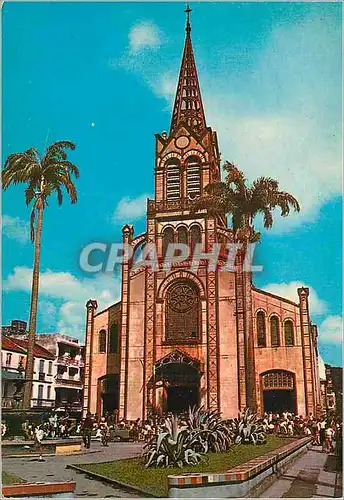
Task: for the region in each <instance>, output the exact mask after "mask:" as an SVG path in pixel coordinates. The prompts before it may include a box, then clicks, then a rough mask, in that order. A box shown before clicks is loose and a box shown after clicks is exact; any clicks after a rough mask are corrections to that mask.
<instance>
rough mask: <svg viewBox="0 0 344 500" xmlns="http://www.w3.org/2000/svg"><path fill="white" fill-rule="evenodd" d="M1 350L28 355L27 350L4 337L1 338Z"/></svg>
mask: <svg viewBox="0 0 344 500" xmlns="http://www.w3.org/2000/svg"><path fill="white" fill-rule="evenodd" d="M1 349H4V351H13V352H19V353H20V354H26V350H25V349H24V348H23V347H20V346H19V345H17V344H16V343H15V342H14V341H13V340H12V339H11V338H10V337H5V336H4V335H2V336H1Z"/></svg>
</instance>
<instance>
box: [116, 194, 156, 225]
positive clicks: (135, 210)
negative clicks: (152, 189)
mask: <svg viewBox="0 0 344 500" xmlns="http://www.w3.org/2000/svg"><path fill="white" fill-rule="evenodd" d="M149 197H150V196H149V195H148V194H142V195H140V196H138V197H137V198H130V197H129V196H127V197H125V198H122V199H121V200H120V201H119V202H118V204H117V206H116V208H115V211H114V214H113V216H112V219H113V221H114V222H115V223H119V222H123V223H125V222H128V221H132V220H135V219H140V218H141V217H144V216H145V215H146V211H147V198H149Z"/></svg>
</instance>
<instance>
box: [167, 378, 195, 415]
mask: <svg viewBox="0 0 344 500" xmlns="http://www.w3.org/2000/svg"><path fill="white" fill-rule="evenodd" d="M166 396H167V397H166V411H167V412H172V413H182V412H184V411H187V410H188V408H189V406H191V407H192V406H195V405H198V404H199V401H198V396H199V390H198V385H195V384H194V385H184V386H181V385H177V386H172V387H168V388H167V389H166Z"/></svg>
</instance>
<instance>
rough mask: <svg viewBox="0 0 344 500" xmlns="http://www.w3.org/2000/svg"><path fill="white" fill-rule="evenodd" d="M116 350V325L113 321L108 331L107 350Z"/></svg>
mask: <svg viewBox="0 0 344 500" xmlns="http://www.w3.org/2000/svg"><path fill="white" fill-rule="evenodd" d="M117 351H118V325H117V323H114V324H113V325H111V328H110V332H109V352H115V353H116V352H117Z"/></svg>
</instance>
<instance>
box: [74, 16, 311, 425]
mask: <svg viewBox="0 0 344 500" xmlns="http://www.w3.org/2000/svg"><path fill="white" fill-rule="evenodd" d="M220 176H221V174H220V152H219V144H218V140H217V134H216V132H215V131H214V130H213V129H212V128H211V127H210V126H208V124H207V122H206V117H205V110H204V107H203V103H202V97H201V91H200V85H199V80H198V75H197V69H196V63H195V58H194V53H193V47H192V41H191V25H190V20H189V12H188V9H187V23H186V38H185V46H184V52H183V57H182V63H181V69H180V74H179V80H178V86H177V91H176V96H175V102H174V108H173V113H172V117H171V126H170V131H169V133H168V134H167V133H162V134H156V149H155V169H154V177H155V194H154V199H152V200H150V199H148V200H147V216H146V232H145V233H143V234H139V235H135V234H134V229H133V226H132V225H129V224H128V225H125V226H124V227H123V229H122V234H123V243H125V244H127V245H130V246H131V247H132V250H133V252H134V255H135V254H136V253H138V252H140V251H141V249H142V248H143V246H144V245H147V244H148V243H154V244H155V245H156V248H157V253H158V269H157V270H152V269H151V268H149V267H145V266H142V267H137V266H135V268H133V266H132V264H131V262H130V261H129V262H126V263H123V264H122V289H121V301H120V302H119V303H116V304H113V305H112V306H110V307H109V308H107V309H106V310H103V311H98V310H97V301H96V297H92V298H90V300H89V301H88V302H87V304H86V357H85V383H84V400H83V411H84V415H85V414H86V412H91V413H97V414H98V415H100V414H103V413H105V412H111V413H112V412H114V411H115V412H116V413H117V414H118V416H119V418H120V419H121V418H124V419H128V420H136V419H138V418H141V419H143V420H145V419H147V418H149V417H150V416H152V415H153V414H160V415H161V414H164V413H165V412H176V413H178V412H182V411H184V410H185V409H187V408H188V407H189V406H193V405H195V404H197V405H203V406H205V407H207V408H210V409H218V410H219V411H221V413H222V415H223V416H224V417H234V416H236V415H237V412H238V410H243V409H244V408H246V407H250V408H252V409H254V410H255V411H257V412H258V413H262V412H264V411H267V412H269V411H272V412H274V411H278V412H281V411H283V410H289V411H291V412H294V413H296V414H300V415H306V414H310V413H312V414H316V413H317V412H319V411H321V400H320V383H319V375H318V363H319V360H318V350H317V327H316V326H315V325H314V324H312V323H311V319H310V314H309V302H308V301H309V290H308V288H299V289H298V290H297V292H298V301H297V302H292V301H291V300H289V299H286V298H283V297H279V296H276V295H274V294H271V293H268V292H266V291H263V290H260V289H258V288H256V287H255V286H254V285H253V283H252V276H251V273H250V272H247V271H244V270H243V266H242V262H241V264H240V259H239V264H238V265H237V266H236V268H235V269H233V270H226V271H224V270H220V269H219V268H215V269H211V268H210V266H208V262H207V261H200V265H199V267H198V268H197V270H192V267H191V266H190V261H188V260H186V261H184V262H179V263H178V264H172V266H171V267H170V269H165V268H164V266H163V265H162V264H163V261H164V256H165V252H166V248H167V245H168V244H169V243H171V242H180V243H185V244H188V245H189V247H190V248H191V249H192V248H194V246H195V245H196V244H201V245H202V249H203V252H204V253H207V252H208V253H209V252H211V249H212V245H214V243H216V242H220V243H221V244H222V243H224V244H226V243H230V242H233V231H232V230H231V229H230V228H229V227H228V226H227V220H226V217H225V216H223V217H220V216H215V215H211V214H209V213H208V212H207V210H206V209H204V210H200V211H198V212H195V213H194V212H193V211H191V210H190V208H191V204H192V202H193V200H194V199H195V198H196V197H197V196H199V195H201V194H202V193H203V191H204V188H205V186H207V184H209V183H210V182H213V181H216V180H220ZM128 222H129V221H128ZM220 258H221V255H220Z"/></svg>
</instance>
